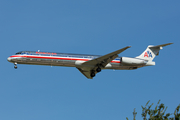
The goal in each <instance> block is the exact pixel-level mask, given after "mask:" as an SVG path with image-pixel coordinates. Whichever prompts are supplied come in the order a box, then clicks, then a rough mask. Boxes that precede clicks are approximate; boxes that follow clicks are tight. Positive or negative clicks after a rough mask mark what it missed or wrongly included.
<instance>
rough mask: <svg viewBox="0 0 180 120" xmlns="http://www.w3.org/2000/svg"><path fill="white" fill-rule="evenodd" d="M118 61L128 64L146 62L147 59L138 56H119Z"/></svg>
mask: <svg viewBox="0 0 180 120" xmlns="http://www.w3.org/2000/svg"><path fill="white" fill-rule="evenodd" d="M120 62H121V63H122V64H128V65H143V64H146V63H147V61H145V60H142V59H138V58H129V57H121V60H120Z"/></svg>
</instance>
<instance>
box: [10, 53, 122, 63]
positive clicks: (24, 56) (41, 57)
mask: <svg viewBox="0 0 180 120" xmlns="http://www.w3.org/2000/svg"><path fill="white" fill-rule="evenodd" d="M10 57H12V58H13V57H22V58H40V59H59V60H81V61H89V60H91V59H81V58H67V57H54V56H28V55H12V56H10ZM111 63H120V61H115V60H113V61H111Z"/></svg>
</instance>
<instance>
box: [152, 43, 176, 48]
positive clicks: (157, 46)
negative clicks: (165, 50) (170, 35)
mask: <svg viewBox="0 0 180 120" xmlns="http://www.w3.org/2000/svg"><path fill="white" fill-rule="evenodd" d="M171 44H173V43H167V44H162V45H156V46H149V48H159V47H165V46H167V45H171Z"/></svg>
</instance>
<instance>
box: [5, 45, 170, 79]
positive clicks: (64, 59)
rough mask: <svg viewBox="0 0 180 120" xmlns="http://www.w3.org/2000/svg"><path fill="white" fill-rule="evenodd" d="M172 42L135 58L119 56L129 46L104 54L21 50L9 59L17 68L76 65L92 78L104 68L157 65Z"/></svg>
mask: <svg viewBox="0 0 180 120" xmlns="http://www.w3.org/2000/svg"><path fill="white" fill-rule="evenodd" d="M170 44H172V43H167V44H162V45H157V46H152V45H149V46H148V47H147V49H146V50H145V51H144V52H143V53H142V54H141V55H140V56H137V57H135V58H130V57H119V56H118V54H120V53H121V52H123V51H124V50H126V49H128V48H130V46H127V47H124V48H122V49H119V50H117V51H114V52H112V53H109V54H106V55H103V56H99V55H85V54H67V53H55V52H40V51H21V52H17V53H16V54H15V55H12V56H10V57H8V58H7V60H8V61H9V62H11V63H14V65H15V66H14V68H15V69H17V64H30V65H49V66H67V67H76V68H77V69H78V70H79V71H80V72H81V73H82V74H83V75H84V76H86V77H87V78H89V79H92V78H93V77H95V75H96V74H97V73H99V72H101V70H102V69H115V70H133V69H137V68H140V67H144V66H152V65H155V62H154V61H153V59H154V58H155V56H157V55H159V50H161V49H162V48H163V47H164V46H167V45H170Z"/></svg>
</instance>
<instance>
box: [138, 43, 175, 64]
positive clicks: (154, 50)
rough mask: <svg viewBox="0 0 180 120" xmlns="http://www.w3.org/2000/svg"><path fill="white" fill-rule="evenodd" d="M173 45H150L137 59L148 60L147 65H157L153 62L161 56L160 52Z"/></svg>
mask: <svg viewBox="0 0 180 120" xmlns="http://www.w3.org/2000/svg"><path fill="white" fill-rule="evenodd" d="M171 44H173V43H167V44H162V45H157V46H153V45H149V46H148V47H147V48H146V50H145V51H144V52H143V53H142V54H141V55H140V56H137V57H136V58H139V59H143V60H146V61H147V63H146V65H147V66H148V65H155V62H153V59H154V58H155V57H156V56H158V55H159V50H161V49H163V47H165V46H167V45H171Z"/></svg>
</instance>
